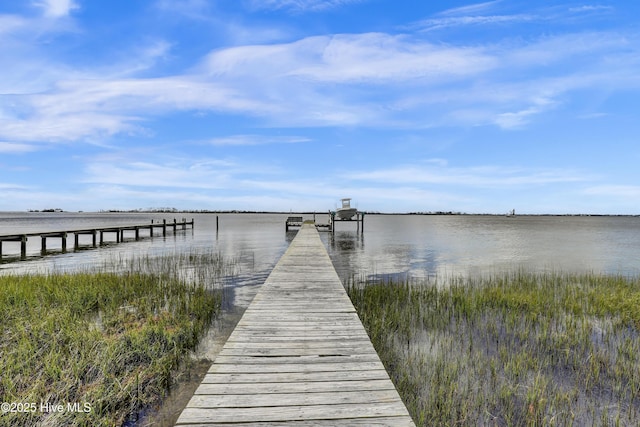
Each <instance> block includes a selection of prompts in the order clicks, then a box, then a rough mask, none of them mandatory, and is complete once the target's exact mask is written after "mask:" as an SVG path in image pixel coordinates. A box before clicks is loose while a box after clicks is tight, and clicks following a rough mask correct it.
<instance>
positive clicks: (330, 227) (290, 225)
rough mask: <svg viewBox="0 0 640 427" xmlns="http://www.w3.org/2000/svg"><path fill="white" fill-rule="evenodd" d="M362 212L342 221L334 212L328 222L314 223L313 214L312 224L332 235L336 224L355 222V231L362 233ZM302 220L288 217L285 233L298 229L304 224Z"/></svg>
mask: <svg viewBox="0 0 640 427" xmlns="http://www.w3.org/2000/svg"><path fill="white" fill-rule="evenodd" d="M364 214H365V213H364V212H360V211H358V212H356V214H355V215H354V217H353V218H348V219H343V218H339V217H338V216H337V215H336V212H329V222H326V223H322V222H316V214H315V213H314V214H313V221H312V222H313V224H314V225H315V227H316V229H317V230H318V231H328V232H331V233H334V232H335V231H336V223H339V222H349V223H351V222H355V223H356V231H357V232H359V233H360V232H362V233H364ZM304 223H305V221H304V218H303V217H301V216H290V217H288V218H287V220H286V221H285V231H289V230H294V229H299V228H300V227H302V224H304Z"/></svg>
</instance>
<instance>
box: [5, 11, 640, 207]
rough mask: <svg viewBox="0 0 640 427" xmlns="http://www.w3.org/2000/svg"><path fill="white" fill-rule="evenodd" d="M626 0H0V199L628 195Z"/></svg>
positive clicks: (37, 202)
mask: <svg viewBox="0 0 640 427" xmlns="http://www.w3.org/2000/svg"><path fill="white" fill-rule="evenodd" d="M639 18H640V2H635V1H607V0H599V1H598V0H585V1H564V2H563V1H535V2H531V1H520V0H502V1H501V0H496V1H488V2H480V3H477V2H476V3H474V2H469V1H446V2H433V1H432V2H423V1H390V0H233V1H232V0H148V1H130V0H110V1H95V0H22V1H13V0H0V70H1V71H0V194H1V195H2V197H0V210H27V209H44V208H54V207H55V208H62V209H65V210H71V211H73V210H85V211H92V210H100V209H137V208H149V207H164V206H170V207H176V208H179V209H212V210H216V209H242V210H279V211H290V210H293V211H301V210H317V211H326V210H327V209H331V208H335V207H336V203H337V201H338V200H339V199H340V198H341V197H352V198H353V199H354V202H355V203H356V204H357V206H358V207H359V208H360V209H362V210H370V211H383V212H409V211H461V212H469V213H505V212H507V211H508V210H511V209H515V210H516V212H519V213H534V214H536V213H562V214H563V213H597V214H640V167H639V165H640V24H638V23H639V22H640V19H639Z"/></svg>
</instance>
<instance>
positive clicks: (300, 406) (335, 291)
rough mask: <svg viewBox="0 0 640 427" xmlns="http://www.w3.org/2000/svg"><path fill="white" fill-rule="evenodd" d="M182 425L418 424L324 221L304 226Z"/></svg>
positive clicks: (187, 410) (184, 414) (192, 402)
mask: <svg viewBox="0 0 640 427" xmlns="http://www.w3.org/2000/svg"><path fill="white" fill-rule="evenodd" d="M176 425H177V426H215V425H234V426H239V425H260V426H273V425H305V426H310V425H314V426H338V425H392V426H414V423H413V421H412V419H411V417H410V416H409V413H408V411H407V409H406V407H405V405H404V404H403V402H402V400H401V399H400V397H399V395H398V393H397V391H396V389H395V387H394V385H393V383H392V382H391V380H390V379H389V375H388V374H387V372H386V371H385V369H384V366H383V364H382V362H381V361H380V358H379V357H378V355H377V353H376V351H375V349H374V348H373V345H372V344H371V341H370V340H369V337H368V336H367V333H366V331H365V329H364V327H363V326H362V323H361V322H360V320H359V319H358V315H357V313H356V310H355V308H354V307H353V304H352V303H351V301H350V300H349V297H348V296H347V293H346V291H345V290H344V287H343V286H342V283H341V282H340V278H339V277H338V274H337V273H336V271H335V269H334V267H333V264H332V263H331V260H330V258H329V255H328V254H327V251H326V249H325V248H324V245H323V244H322V241H321V240H320V236H319V234H318V231H317V229H316V227H315V226H314V225H313V224H311V223H305V224H303V225H302V226H301V228H300V230H299V231H298V233H297V235H296V237H295V238H294V239H293V241H292V242H291V244H290V246H289V248H288V249H287V251H286V252H285V254H284V255H283V256H282V258H281V259H280V261H279V262H278V264H277V265H276V266H275V268H274V269H273V271H272V272H271V274H270V275H269V277H268V278H267V280H266V281H265V283H264V285H263V286H262V287H261V289H260V290H259V291H258V293H257V294H256V296H255V298H254V299H253V301H252V303H251V304H250V305H249V307H248V308H247V310H246V311H245V313H244V315H243V317H242V318H241V319H240V321H239V323H238V325H237V326H236V328H235V329H234V331H233V333H232V334H231V336H230V337H229V339H228V340H227V342H226V343H225V345H224V347H223V348H222V350H221V351H220V353H219V355H218V356H217V357H216V359H215V360H214V362H213V364H212V365H211V368H210V369H209V371H208V373H207V374H206V376H205V377H204V379H203V381H202V383H201V384H200V386H199V387H198V389H197V390H196V392H195V394H194V396H193V397H192V399H191V400H190V402H189V403H188V404H187V407H186V408H185V409H184V410H183V412H182V413H181V415H180V417H179V419H178V421H177V423H176Z"/></svg>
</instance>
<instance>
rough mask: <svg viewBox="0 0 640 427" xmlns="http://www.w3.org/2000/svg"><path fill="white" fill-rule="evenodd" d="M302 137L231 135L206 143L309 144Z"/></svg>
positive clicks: (306, 139) (305, 138)
mask: <svg viewBox="0 0 640 427" xmlns="http://www.w3.org/2000/svg"><path fill="white" fill-rule="evenodd" d="M309 141H311V139H310V138H307V137H304V136H293V135H291V136H279V135H278V136H266V135H231V136H226V137H220V138H212V139H210V140H209V141H208V142H209V143H210V144H212V145H267V144H298V143H301V142H309Z"/></svg>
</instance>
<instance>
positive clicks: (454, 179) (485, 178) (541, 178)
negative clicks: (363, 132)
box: [345, 161, 592, 188]
mask: <svg viewBox="0 0 640 427" xmlns="http://www.w3.org/2000/svg"><path fill="white" fill-rule="evenodd" d="M345 177H346V178H348V179H353V180H361V181H370V182H384V183H389V184H393V185H396V184H405V185H406V184H442V185H454V186H463V187H486V188H496V187H522V186H525V187H526V186H535V185H547V184H558V183H568V182H582V181H587V180H590V179H592V177H590V176H588V175H586V174H583V173H580V172H576V171H567V170H564V169H563V170H556V169H546V170H535V169H528V168H520V167H503V166H474V167H466V168H463V167H451V166H448V165H446V164H445V165H443V164H442V162H441V161H438V162H426V163H424V164H419V165H418V164H409V165H403V166H397V167H393V168H386V169H376V170H370V171H360V172H353V173H348V174H345Z"/></svg>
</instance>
